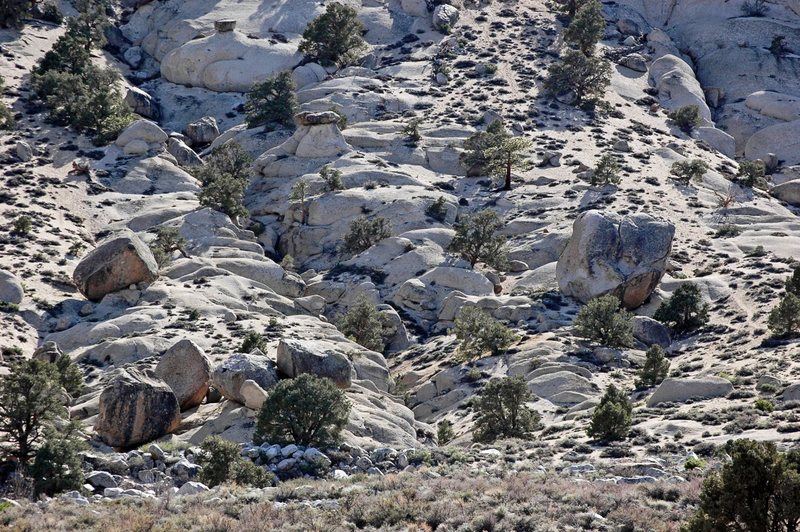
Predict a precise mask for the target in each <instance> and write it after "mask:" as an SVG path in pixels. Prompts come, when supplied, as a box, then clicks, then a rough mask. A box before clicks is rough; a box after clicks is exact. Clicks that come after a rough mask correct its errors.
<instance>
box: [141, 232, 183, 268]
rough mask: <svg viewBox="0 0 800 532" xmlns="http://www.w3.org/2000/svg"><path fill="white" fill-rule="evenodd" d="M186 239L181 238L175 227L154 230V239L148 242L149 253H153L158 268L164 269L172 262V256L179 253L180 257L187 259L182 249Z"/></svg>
mask: <svg viewBox="0 0 800 532" xmlns="http://www.w3.org/2000/svg"><path fill="white" fill-rule="evenodd" d="M186 244H187V242H186V239H185V238H183V237H182V236H181V233H180V230H179V229H178V228H177V227H166V226H162V227H159V228H158V229H157V230H156V238H155V240H153V241H152V242H150V251H151V252H152V253H153V257H155V259H156V262H157V263H158V265H159V267H162V268H163V267H164V266H166V265H167V264H169V263H170V262H172V255H173V253H175V252H176V251H180V253H181V255H183V256H184V257H188V255H187V254H186V251H185V250H184V248H185V247H186Z"/></svg>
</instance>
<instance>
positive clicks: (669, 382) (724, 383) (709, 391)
mask: <svg viewBox="0 0 800 532" xmlns="http://www.w3.org/2000/svg"><path fill="white" fill-rule="evenodd" d="M732 391H733V384H731V382H730V381H729V380H727V379H723V378H721V377H699V378H687V379H683V378H681V379H677V378H670V379H665V380H664V382H662V383H661V384H660V385H659V386H658V388H656V390H655V391H654V392H653V395H651V396H650V398H649V399H648V400H647V406H655V405H657V404H659V403H683V402H686V401H688V400H690V399H698V400H706V399H713V398H715V397H724V396H726V395H728V394H729V393H730V392H732Z"/></svg>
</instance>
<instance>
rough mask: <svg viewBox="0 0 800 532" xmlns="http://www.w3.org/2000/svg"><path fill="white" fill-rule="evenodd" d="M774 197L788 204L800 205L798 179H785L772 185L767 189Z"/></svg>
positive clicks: (799, 182)
mask: <svg viewBox="0 0 800 532" xmlns="http://www.w3.org/2000/svg"><path fill="white" fill-rule="evenodd" d="M769 193H770V194H772V195H773V196H774V197H776V198H778V199H779V200H781V201H785V202H786V203H788V204H789V205H794V206H795V207H800V181H787V182H786V183H781V184H780V185H777V186H774V187H772V188H771V189H770V191H769Z"/></svg>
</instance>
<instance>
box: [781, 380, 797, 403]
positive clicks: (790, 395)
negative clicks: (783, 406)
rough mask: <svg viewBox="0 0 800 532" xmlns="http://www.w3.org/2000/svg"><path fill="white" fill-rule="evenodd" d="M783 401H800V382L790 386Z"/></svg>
mask: <svg viewBox="0 0 800 532" xmlns="http://www.w3.org/2000/svg"><path fill="white" fill-rule="evenodd" d="M781 399H783V400H784V401H800V382H796V383H794V384H790V385H789V386H787V387H786V389H785V390H783V394H782V395H781Z"/></svg>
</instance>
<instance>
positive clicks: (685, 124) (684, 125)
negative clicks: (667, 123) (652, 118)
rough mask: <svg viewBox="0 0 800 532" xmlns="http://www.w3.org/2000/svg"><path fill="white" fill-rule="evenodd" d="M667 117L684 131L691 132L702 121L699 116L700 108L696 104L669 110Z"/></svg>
mask: <svg viewBox="0 0 800 532" xmlns="http://www.w3.org/2000/svg"><path fill="white" fill-rule="evenodd" d="M667 117H668V118H669V119H670V120H672V121H673V122H674V123H675V125H676V126H678V127H679V128H680V129H681V131H683V132H684V133H691V132H692V130H693V129H694V128H696V127H699V126H700V124H702V123H703V119H702V118H701V117H700V108H699V107H698V106H696V105H686V106H684V107H680V108H678V109H675V110H674V111H672V112H670V113H669V114H668V115H667Z"/></svg>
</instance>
